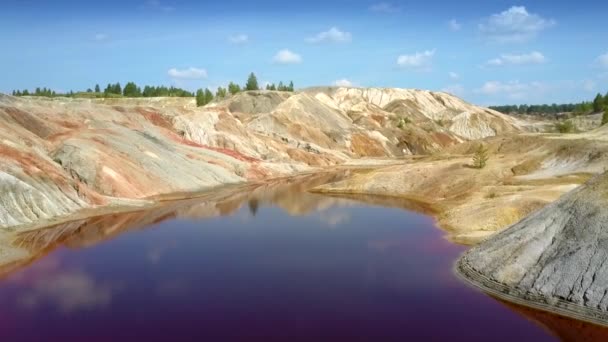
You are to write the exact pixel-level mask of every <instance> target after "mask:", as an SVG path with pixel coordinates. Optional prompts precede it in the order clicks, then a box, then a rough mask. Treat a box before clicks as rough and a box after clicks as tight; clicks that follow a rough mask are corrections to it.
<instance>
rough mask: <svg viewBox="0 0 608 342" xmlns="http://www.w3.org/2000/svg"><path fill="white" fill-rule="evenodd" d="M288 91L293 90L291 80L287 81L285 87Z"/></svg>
mask: <svg viewBox="0 0 608 342" xmlns="http://www.w3.org/2000/svg"><path fill="white" fill-rule="evenodd" d="M287 90H288V91H293V81H289V86H288V87H287Z"/></svg>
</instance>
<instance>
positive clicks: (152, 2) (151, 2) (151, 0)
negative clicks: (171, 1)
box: [143, 0, 175, 12]
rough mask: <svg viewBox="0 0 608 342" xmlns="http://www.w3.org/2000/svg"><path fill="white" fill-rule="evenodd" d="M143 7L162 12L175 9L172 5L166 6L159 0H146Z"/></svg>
mask: <svg viewBox="0 0 608 342" xmlns="http://www.w3.org/2000/svg"><path fill="white" fill-rule="evenodd" d="M143 7H144V8H146V9H150V10H157V11H163V12H171V11H174V10H175V7H173V6H167V5H164V4H163V3H161V2H160V0H148V1H146V2H145V3H144V6H143Z"/></svg>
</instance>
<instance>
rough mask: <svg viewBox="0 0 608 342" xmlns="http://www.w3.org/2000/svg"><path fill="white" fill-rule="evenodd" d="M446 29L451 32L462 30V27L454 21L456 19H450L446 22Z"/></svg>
mask: <svg viewBox="0 0 608 342" xmlns="http://www.w3.org/2000/svg"><path fill="white" fill-rule="evenodd" d="M448 27H449V28H450V30H452V31H459V30H460V29H461V28H462V25H461V24H460V23H459V22H458V21H456V19H452V20H450V21H448Z"/></svg>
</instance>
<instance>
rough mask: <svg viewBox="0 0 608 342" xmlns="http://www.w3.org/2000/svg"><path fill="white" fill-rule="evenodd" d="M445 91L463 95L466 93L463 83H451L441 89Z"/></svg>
mask: <svg viewBox="0 0 608 342" xmlns="http://www.w3.org/2000/svg"><path fill="white" fill-rule="evenodd" d="M441 91H443V92H445V93H450V94H453V95H457V96H462V95H464V93H465V90H464V87H463V86H462V85H461V84H450V85H449V86H446V87H444V88H442V89H441Z"/></svg>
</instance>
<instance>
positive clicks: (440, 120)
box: [435, 119, 445, 127]
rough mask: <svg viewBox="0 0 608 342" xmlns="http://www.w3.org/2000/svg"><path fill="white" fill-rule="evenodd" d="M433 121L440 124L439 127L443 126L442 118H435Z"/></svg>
mask: <svg viewBox="0 0 608 342" xmlns="http://www.w3.org/2000/svg"><path fill="white" fill-rule="evenodd" d="M435 123H436V124H437V125H439V126H441V127H443V126H444V125H445V122H443V120H442V119H437V120H435Z"/></svg>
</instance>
